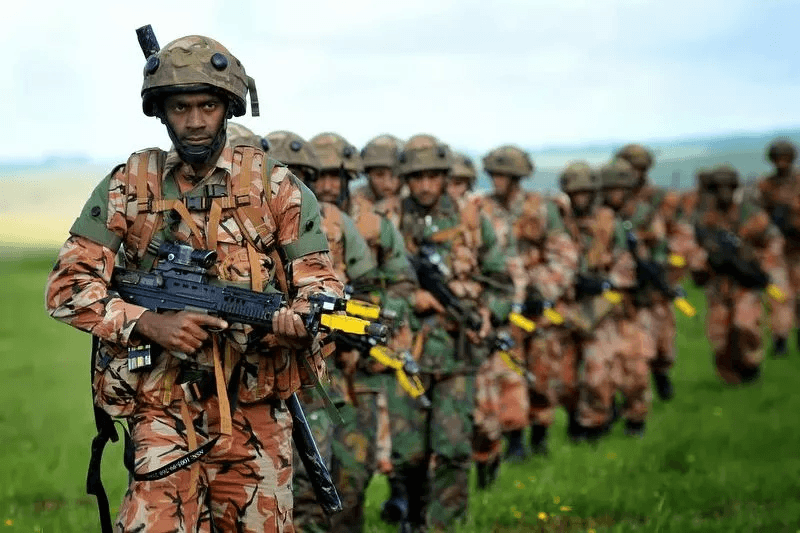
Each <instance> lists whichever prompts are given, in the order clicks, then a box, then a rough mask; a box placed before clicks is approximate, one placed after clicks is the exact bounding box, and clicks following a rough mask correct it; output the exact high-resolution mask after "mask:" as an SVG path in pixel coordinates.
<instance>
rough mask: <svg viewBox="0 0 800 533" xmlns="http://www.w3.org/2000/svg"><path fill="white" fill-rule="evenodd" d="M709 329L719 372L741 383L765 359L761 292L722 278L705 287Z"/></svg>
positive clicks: (729, 379) (724, 377) (732, 380)
mask: <svg viewBox="0 0 800 533" xmlns="http://www.w3.org/2000/svg"><path fill="white" fill-rule="evenodd" d="M706 301H707V303H708V314H707V318H706V319H707V323H706V326H707V332H708V340H709V342H710V343H711V349H712V350H713V351H714V363H715V367H716V371H717V374H719V376H720V378H722V379H723V380H724V381H725V382H726V383H730V384H738V383H741V382H742V377H743V375H747V374H748V373H750V372H752V371H753V370H754V369H757V368H758V367H759V365H760V364H761V361H762V360H763V359H764V348H763V343H762V339H761V328H762V317H763V314H764V312H763V306H762V302H761V294H760V293H759V292H758V291H753V290H749V289H745V288H743V287H738V286H735V285H734V284H733V283H730V282H728V281H725V280H723V282H722V283H719V284H713V285H712V284H709V286H708V287H707V288H706Z"/></svg>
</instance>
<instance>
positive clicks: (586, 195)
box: [569, 191, 593, 213]
mask: <svg viewBox="0 0 800 533" xmlns="http://www.w3.org/2000/svg"><path fill="white" fill-rule="evenodd" d="M592 196H593V194H592V193H590V192H589V191H581V192H574V193H572V194H570V195H569V201H570V202H571V203H572V207H573V208H574V209H575V211H577V212H579V213H581V212H585V211H586V210H587V209H589V206H590V205H591V204H592Z"/></svg>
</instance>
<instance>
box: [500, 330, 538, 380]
mask: <svg viewBox="0 0 800 533" xmlns="http://www.w3.org/2000/svg"><path fill="white" fill-rule="evenodd" d="M490 344H491V346H492V351H493V352H497V353H498V354H500V359H502V360H503V362H504V363H505V364H506V366H508V368H510V369H511V370H512V371H513V372H514V373H515V374H517V375H519V376H521V377H523V378H525V381H527V382H528V386H530V387H532V386H534V385H535V384H536V376H534V375H533V373H532V372H531V371H530V370H528V369H527V368H526V366H525V365H524V364H523V363H522V362H521V361H519V360H518V359H517V358H516V357H514V355H513V354H512V353H511V348H513V347H514V344H515V343H514V339H512V338H511V336H510V335H509V334H508V333H505V332H500V333H494V334H493V335H492V337H491V340H490Z"/></svg>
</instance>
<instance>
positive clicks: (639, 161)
mask: <svg viewBox="0 0 800 533" xmlns="http://www.w3.org/2000/svg"><path fill="white" fill-rule="evenodd" d="M615 157H616V158H618V159H624V160H625V161H627V162H628V163H630V164H631V165H632V166H633V168H635V169H636V170H638V171H640V172H647V171H648V170H649V169H650V167H652V166H653V153H652V152H651V151H650V150H648V149H647V148H645V147H644V146H642V145H641V144H626V145H625V146H623V147H622V148H620V149H619V150H617V153H616V154H615Z"/></svg>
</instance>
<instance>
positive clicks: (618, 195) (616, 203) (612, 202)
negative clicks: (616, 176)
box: [603, 187, 627, 209]
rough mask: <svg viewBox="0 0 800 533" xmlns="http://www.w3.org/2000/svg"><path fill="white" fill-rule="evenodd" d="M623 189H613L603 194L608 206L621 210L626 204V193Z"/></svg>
mask: <svg viewBox="0 0 800 533" xmlns="http://www.w3.org/2000/svg"><path fill="white" fill-rule="evenodd" d="M626 192H627V191H626V190H625V189H623V188H622V187H612V188H610V189H606V191H605V192H604V193H603V194H604V195H605V197H606V204H608V206H609V207H611V208H612V209H621V208H622V206H623V205H624V204H625V193H626Z"/></svg>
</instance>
